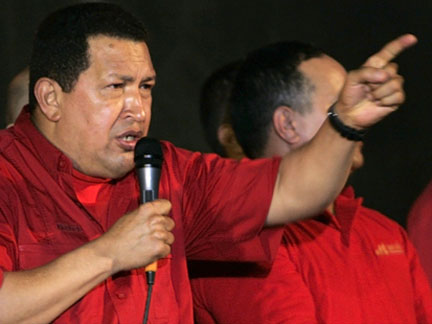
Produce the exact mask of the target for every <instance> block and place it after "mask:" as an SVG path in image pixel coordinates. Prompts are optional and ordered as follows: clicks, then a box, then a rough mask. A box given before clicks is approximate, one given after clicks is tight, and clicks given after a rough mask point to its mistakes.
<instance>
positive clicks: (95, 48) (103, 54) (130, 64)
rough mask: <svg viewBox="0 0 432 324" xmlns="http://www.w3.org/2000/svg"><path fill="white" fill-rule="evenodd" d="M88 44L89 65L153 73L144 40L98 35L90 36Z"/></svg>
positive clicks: (99, 67)
mask: <svg viewBox="0 0 432 324" xmlns="http://www.w3.org/2000/svg"><path fill="white" fill-rule="evenodd" d="M88 45H89V48H88V54H89V63H90V67H94V68H97V69H105V70H106V69H119V68H120V69H125V70H128V69H129V70H131V72H132V71H134V72H135V73H138V72H141V73H145V74H155V72H154V69H153V64H152V61H151V57H150V52H149V50H148V47H147V44H146V43H145V42H141V41H139V42H137V41H133V40H128V39H121V38H116V37H109V36H103V35H99V36H93V37H90V38H89V39H88Z"/></svg>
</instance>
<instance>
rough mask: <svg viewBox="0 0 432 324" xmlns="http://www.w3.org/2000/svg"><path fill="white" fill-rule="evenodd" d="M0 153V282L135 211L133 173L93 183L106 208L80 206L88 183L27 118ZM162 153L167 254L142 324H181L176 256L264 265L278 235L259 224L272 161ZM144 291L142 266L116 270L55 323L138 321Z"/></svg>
mask: <svg viewBox="0 0 432 324" xmlns="http://www.w3.org/2000/svg"><path fill="white" fill-rule="evenodd" d="M0 151H1V152H2V153H1V155H0V278H2V270H6V271H19V270H24V269H31V268H34V267H38V266H41V265H44V264H46V263H47V262H49V261H51V260H53V259H54V258H56V257H58V256H60V255H62V254H64V253H66V252H68V251H71V250H72V249H75V248H77V247H79V246H81V245H83V244H84V243H86V242H88V241H90V240H92V239H95V238H97V237H99V236H100V235H101V234H103V233H104V232H105V231H106V230H107V229H109V228H110V226H111V225H112V224H113V223H114V222H115V221H116V220H117V219H118V218H119V217H121V216H122V215H124V214H125V213H127V212H129V211H131V210H134V209H135V208H137V206H138V203H139V191H138V185H137V181H136V179H135V174H134V172H131V173H129V174H128V175H127V176H125V177H124V178H122V179H119V180H111V181H105V183H99V184H97V185H100V186H101V187H103V188H102V189H101V190H102V191H103V192H104V193H103V195H104V196H106V197H108V198H109V199H108V200H107V205H106V206H103V204H102V207H101V206H96V207H95V209H92V208H91V206H90V205H91V204H88V203H86V202H84V205H83V204H82V202H83V201H84V200H85V199H86V198H88V197H89V195H91V193H88V192H87V193H85V194H82V192H81V191H82V190H86V184H85V182H88V185H89V186H94V185H95V183H94V182H95V180H94V179H91V178H90V177H88V178H86V177H85V176H83V175H81V176H80V175H79V174H78V173H76V171H74V170H73V168H72V164H71V161H70V160H69V159H68V158H67V157H66V156H65V155H64V154H62V153H61V152H60V151H59V150H57V149H56V148H55V147H54V146H53V145H51V144H50V143H49V142H48V141H47V140H46V139H45V138H44V137H43V136H42V135H41V134H40V133H39V132H38V130H37V129H36V128H35V127H34V126H33V124H32V122H31V121H30V118H29V113H28V112H27V111H24V112H23V113H22V114H21V115H20V117H19V119H18V120H17V123H16V124H15V126H14V127H12V128H10V129H7V130H3V131H1V133H0ZM163 151H164V159H165V163H164V165H163V169H162V176H161V182H160V194H159V196H160V197H161V198H165V199H168V200H170V201H171V203H172V211H171V216H172V217H173V219H174V221H175V223H176V227H175V229H174V230H173V234H174V235H175V242H174V244H173V246H172V251H171V254H170V255H169V256H168V257H167V258H164V259H161V260H159V262H158V263H159V267H158V272H157V275H156V283H155V285H154V288H153V295H152V307H151V311H150V319H149V323H170V324H171V323H173V324H174V323H176V324H178V323H182V324H183V323H188V324H191V323H192V322H193V314H192V295H191V291H190V284H189V280H188V275H187V267H186V258H189V259H209V260H238V259H240V260H252V261H263V260H267V261H268V260H270V259H272V257H274V255H275V254H276V251H277V248H278V245H279V242H280V237H281V231H277V230H273V229H272V230H270V229H269V230H263V229H262V226H263V224H264V221H265V217H266V215H267V212H268V208H269V205H270V201H271V197H272V192H273V186H274V182H275V178H276V174H277V171H278V165H279V160H278V159H274V160H260V161H244V162H241V163H238V162H235V161H231V160H224V159H221V158H219V157H217V156H216V155H203V154H200V153H192V152H189V151H186V150H182V149H178V148H176V147H174V146H173V145H172V144H170V143H168V142H163ZM263 170H264V171H263ZM251 174H254V175H256V176H254V177H251ZM96 182H97V181H96ZM102 182H103V181H102ZM98 190H99V189H98ZM76 191H77V192H78V196H79V198H78V197H77V194H76ZM90 191H91V190H90ZM98 192H99V191H98ZM99 207H101V208H99ZM98 210H99V211H98ZM104 210H107V213H106V214H104V212H103V211H104ZM233 215H235V217H233ZM278 232H279V233H278ZM0 285H1V282H0ZM146 289H147V287H146V282H145V275H143V271H142V269H137V270H132V271H124V272H120V273H117V274H115V275H114V276H113V277H110V278H108V279H107V280H106V281H104V282H102V283H100V284H99V285H98V286H97V287H95V288H94V289H93V290H91V291H90V292H89V293H88V294H87V295H85V296H84V297H83V298H82V299H80V300H79V301H78V302H77V303H75V304H74V305H73V306H71V307H70V308H69V309H68V310H67V311H66V312H64V313H63V314H62V315H61V316H60V317H59V318H58V319H56V321H55V323H68V324H71V323H86V324H92V323H95V324H96V323H97V324H100V323H127V324H134V323H141V322H142V318H143V314H144V306H145V305H144V304H145V299H146Z"/></svg>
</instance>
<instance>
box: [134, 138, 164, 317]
mask: <svg viewBox="0 0 432 324" xmlns="http://www.w3.org/2000/svg"><path fill="white" fill-rule="evenodd" d="M134 161H135V169H136V172H137V176H138V182H139V187H140V200H141V203H142V204H145V203H146V202H150V201H153V200H155V199H157V198H158V192H159V180H160V173H161V168H162V162H163V153H162V148H161V144H160V142H159V140H157V139H154V138H150V137H143V138H141V139H140V140H139V141H138V142H137V143H136V145H135V151H134ZM156 270H157V261H155V262H153V263H151V264H149V265H148V266H146V267H145V273H146V278H147V287H148V291H147V300H146V305H145V310H144V319H143V323H144V324H146V323H147V320H148V317H149V313H150V301H151V295H152V291H153V284H154V282H155V277H156Z"/></svg>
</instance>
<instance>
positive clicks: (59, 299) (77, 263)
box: [0, 242, 112, 324]
mask: <svg viewBox="0 0 432 324" xmlns="http://www.w3.org/2000/svg"><path fill="white" fill-rule="evenodd" d="M94 246H95V243H94V242H91V243H89V244H87V245H85V246H83V247H81V248H79V249H77V250H74V251H72V252H70V253H68V254H65V255H63V256H62V257H60V258H58V259H56V260H55V261H53V262H51V263H49V264H47V265H45V266H42V267H39V268H36V269H34V270H29V271H21V272H9V273H5V278H4V281H3V285H2V287H1V288H0V322H1V323H32V324H35V323H48V322H51V321H53V320H54V319H55V318H56V317H57V316H59V315H60V314H61V313H63V312H64V311H65V310H66V309H67V308H69V307H70V306H71V305H72V304H73V303H75V302H76V301H77V300H78V299H80V298H81V297H82V296H84V295H85V294H86V293H87V292H88V291H89V290H91V289H92V288H93V287H95V286H96V285H97V284H98V283H100V282H102V281H103V280H105V279H106V278H107V277H108V276H110V275H111V269H112V262H111V260H110V259H108V258H105V257H103V256H101V255H99V254H98V253H97V252H96V251H97V249H95V248H94Z"/></svg>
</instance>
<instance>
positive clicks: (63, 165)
mask: <svg viewBox="0 0 432 324" xmlns="http://www.w3.org/2000/svg"><path fill="white" fill-rule="evenodd" d="M58 166H59V169H60V171H63V169H64V168H65V167H66V162H65V160H63V159H60V161H59V163H58Z"/></svg>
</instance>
